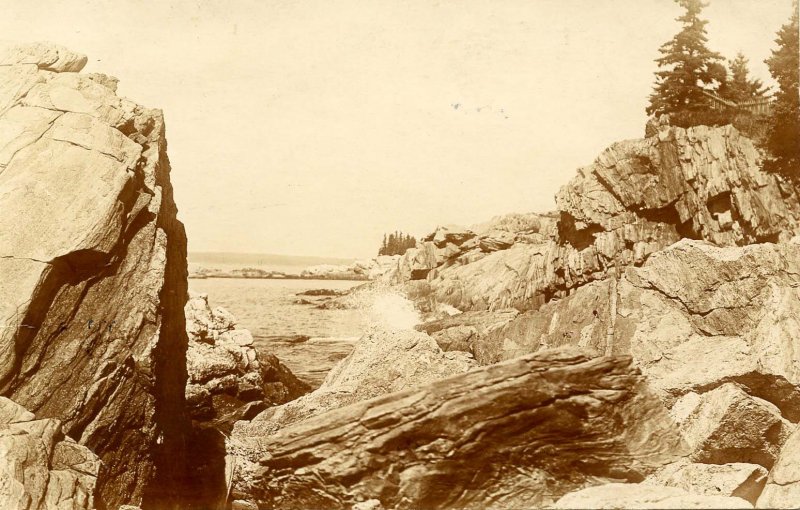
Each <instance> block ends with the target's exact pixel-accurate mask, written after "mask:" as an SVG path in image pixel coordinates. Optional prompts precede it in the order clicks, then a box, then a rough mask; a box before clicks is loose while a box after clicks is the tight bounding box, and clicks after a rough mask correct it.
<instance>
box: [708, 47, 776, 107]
mask: <svg viewBox="0 0 800 510" xmlns="http://www.w3.org/2000/svg"><path fill="white" fill-rule="evenodd" d="M748 63H749V61H748V60H747V58H746V57H745V56H744V54H743V53H742V52H741V51H740V52H739V53H737V54H736V58H734V59H733V60H731V61H730V63H729V67H730V76H729V77H728V79H727V80H726V81H725V82H724V83H723V84H722V85H720V87H719V95H720V96H722V97H724V98H725V99H730V100H731V101H734V102H736V103H741V102H742V101H748V100H750V99H756V98H759V97H764V94H766V92H767V90H768V88H767V87H765V86H764V84H763V83H762V82H761V80H758V79H752V80H751V79H750V76H749V75H750V69H749V68H748V65H747V64H748Z"/></svg>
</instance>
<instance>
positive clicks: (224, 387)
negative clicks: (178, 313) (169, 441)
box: [186, 294, 311, 432]
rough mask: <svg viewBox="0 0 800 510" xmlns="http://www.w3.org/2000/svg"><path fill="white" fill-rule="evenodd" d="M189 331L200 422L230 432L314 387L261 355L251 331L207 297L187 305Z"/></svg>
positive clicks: (193, 400) (194, 413)
mask: <svg viewBox="0 0 800 510" xmlns="http://www.w3.org/2000/svg"><path fill="white" fill-rule="evenodd" d="M186 331H187V334H188V335H189V346H188V350H187V351H186V363H187V371H188V374H189V380H188V382H187V384H186V403H187V406H188V411H189V414H190V416H191V417H192V418H193V419H195V420H198V421H201V422H210V423H211V424H212V425H213V426H214V427H215V428H217V429H219V430H223V431H224V432H229V431H230V429H231V428H232V427H233V423H234V422H235V421H236V420H238V419H247V418H249V417H252V416H255V414H256V413H258V412H260V411H262V410H263V409H265V408H266V407H268V406H270V405H277V404H282V403H284V402H288V401H289V400H293V399H296V398H297V397H299V396H301V395H303V394H305V393H307V392H308V391H310V389H311V387H310V386H309V385H308V384H306V383H304V382H302V381H300V380H299V379H297V378H296V377H295V376H294V375H293V374H292V373H291V372H290V371H289V369H287V368H286V367H285V366H284V365H283V364H282V363H281V362H280V361H278V359H277V358H276V357H274V356H261V357H259V356H258V354H257V353H256V350H255V348H254V347H253V336H252V335H251V334H250V332H249V331H248V330H246V329H238V328H236V320H235V318H234V317H233V316H232V315H231V314H230V313H228V312H227V311H226V310H224V309H223V308H215V309H213V310H212V309H211V307H210V306H209V304H208V296H206V295H205V294H200V295H196V296H192V297H191V298H190V299H189V301H188V302H187V304H186Z"/></svg>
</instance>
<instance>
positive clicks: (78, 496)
mask: <svg viewBox="0 0 800 510" xmlns="http://www.w3.org/2000/svg"><path fill="white" fill-rule="evenodd" d="M99 469H100V460H99V459H98V458H97V456H96V455H95V454H94V453H92V452H91V451H90V450H89V449H88V448H86V447H85V446H82V445H79V444H78V443H76V442H75V441H74V440H72V439H71V438H69V437H68V436H65V435H64V430H63V427H62V424H61V422H60V421H59V420H55V419H51V418H47V419H37V418H36V417H35V416H34V415H33V413H31V412H30V411H28V410H27V409H25V408H24V407H22V406H20V405H19V404H16V403H15V402H13V401H11V400H9V399H7V398H5V397H0V479H2V483H1V484H0V508H9V509H12V508H25V509H29V510H40V509H41V510H45V509H48V510H49V509H54V508H58V509H62V508H63V509H70V510H73V509H74V510H91V509H93V508H95V506H94V497H93V496H94V488H95V483H96V481H97V473H98V471H99Z"/></svg>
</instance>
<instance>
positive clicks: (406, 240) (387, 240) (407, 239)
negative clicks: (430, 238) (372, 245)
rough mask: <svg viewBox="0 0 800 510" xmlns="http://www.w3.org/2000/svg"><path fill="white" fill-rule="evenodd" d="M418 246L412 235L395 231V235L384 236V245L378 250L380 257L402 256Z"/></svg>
mask: <svg viewBox="0 0 800 510" xmlns="http://www.w3.org/2000/svg"><path fill="white" fill-rule="evenodd" d="M416 245H417V239H416V238H415V237H413V236H411V235H410V234H406V233H404V232H400V231H395V232H394V233H393V234H388V236H387V235H386V234H384V235H383V243H382V244H381V247H380V249H379V250H378V255H402V254H404V253H405V252H406V250H408V249H409V248H414V247H415V246H416Z"/></svg>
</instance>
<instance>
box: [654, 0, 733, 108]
mask: <svg viewBox="0 0 800 510" xmlns="http://www.w3.org/2000/svg"><path fill="white" fill-rule="evenodd" d="M675 1H676V2H677V3H678V4H679V5H680V6H681V7H683V8H684V9H686V12H685V13H684V14H683V15H682V16H680V17H678V18H677V21H679V22H681V23H682V24H683V28H682V29H681V31H680V32H678V33H677V34H676V35H675V37H673V38H672V39H671V40H669V41H667V42H666V43H664V44H663V45H662V46H661V48H659V50H658V51H659V52H661V54H662V55H663V56H662V57H660V58H658V59H656V62H657V63H658V66H659V68H661V70H660V71H657V72H656V85H655V87H654V92H653V94H651V95H650V105H649V106H648V107H647V114H648V115H653V114H662V113H676V112H681V111H700V110H705V109H708V105H707V98H706V97H705V96H704V95H703V89H706V90H716V87H717V86H718V84H719V82H722V81H724V80H725V74H726V71H725V68H724V67H723V66H722V64H720V62H719V61H721V60H722V56H721V55H720V54H719V53H715V52H713V51H711V50H709V49H708V48H707V47H706V43H707V42H708V37H707V36H706V28H705V26H706V24H707V23H708V21H706V20H702V19H700V17H699V14H700V11H702V10H703V7H705V5H706V4H704V3H703V2H702V0H675Z"/></svg>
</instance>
